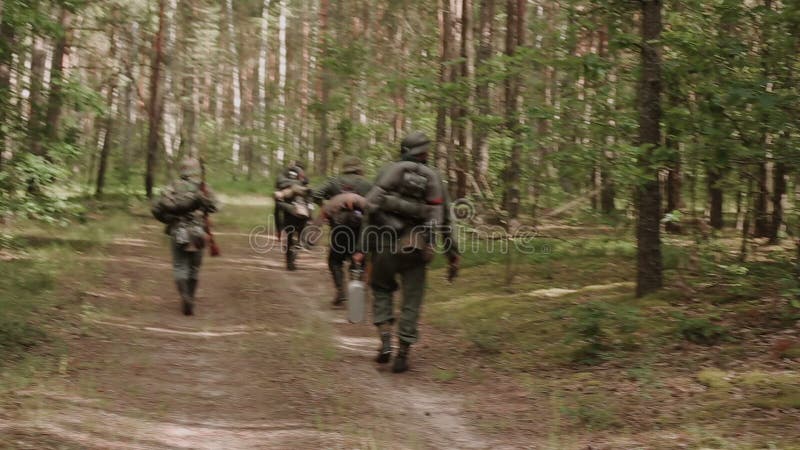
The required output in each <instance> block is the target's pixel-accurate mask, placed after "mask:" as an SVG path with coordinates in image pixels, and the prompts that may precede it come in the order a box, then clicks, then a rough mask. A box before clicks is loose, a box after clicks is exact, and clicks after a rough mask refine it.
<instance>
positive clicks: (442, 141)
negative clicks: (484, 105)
mask: <svg viewBox="0 0 800 450" xmlns="http://www.w3.org/2000/svg"><path fill="white" fill-rule="evenodd" d="M452 34H453V33H452V29H451V12H450V0H439V86H440V98H439V101H438V105H437V109H436V151H435V154H434V159H435V160H436V166H437V167H438V168H439V170H445V169H446V168H447V160H448V155H447V142H448V138H447V136H448V133H447V112H448V105H449V104H450V98H449V97H446V96H445V95H444V93H443V87H444V85H445V84H446V83H447V82H448V81H449V80H450V72H451V71H452V70H453V69H452V68H451V67H450V66H449V61H450V58H451V55H450V49H451V41H452V39H453V37H452Z"/></svg>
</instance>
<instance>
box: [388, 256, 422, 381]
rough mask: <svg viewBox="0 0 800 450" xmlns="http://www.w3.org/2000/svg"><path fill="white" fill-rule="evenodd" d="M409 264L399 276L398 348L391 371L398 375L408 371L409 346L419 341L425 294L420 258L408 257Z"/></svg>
mask: <svg viewBox="0 0 800 450" xmlns="http://www.w3.org/2000/svg"><path fill="white" fill-rule="evenodd" d="M408 258H409V259H410V261H409V264H408V265H406V266H405V267H403V270H402V271H401V272H400V276H401V279H402V282H403V299H402V306H401V308H400V321H399V324H398V339H399V341H400V347H399V349H398V353H397V357H396V358H395V361H394V367H393V368H392V371H394V372H396V373H399V372H405V371H406V370H408V353H409V350H410V348H411V345H413V344H415V343H416V342H417V340H418V339H419V330H418V323H419V316H420V312H421V309H422V299H423V297H424V294H425V274H426V272H427V266H426V264H425V262H424V261H423V259H422V258H421V257H417V255H410V256H409V257H408Z"/></svg>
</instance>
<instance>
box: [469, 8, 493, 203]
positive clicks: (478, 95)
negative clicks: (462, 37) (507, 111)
mask: <svg viewBox="0 0 800 450" xmlns="http://www.w3.org/2000/svg"><path fill="white" fill-rule="evenodd" d="M480 8H481V9H480V23H479V25H478V33H479V35H480V41H479V44H478V51H477V55H476V62H475V64H476V72H477V77H476V78H477V80H476V85H475V103H476V107H477V111H478V117H479V119H478V121H477V123H475V124H474V127H475V128H474V129H475V137H474V140H473V152H472V167H473V175H474V177H475V181H477V183H478V185H479V186H480V188H481V189H484V190H487V189H490V186H489V181H488V179H487V175H488V174H489V127H488V125H487V124H486V121H487V119H488V116H490V115H491V114H492V106H491V105H492V104H491V99H490V88H489V76H490V74H489V73H488V71H489V70H490V69H489V67H488V65H487V64H488V61H489V59H491V57H492V52H493V46H492V41H493V39H494V16H495V3H494V0H481V5H480Z"/></svg>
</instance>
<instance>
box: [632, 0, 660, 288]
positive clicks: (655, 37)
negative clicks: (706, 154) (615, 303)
mask: <svg viewBox="0 0 800 450" xmlns="http://www.w3.org/2000/svg"><path fill="white" fill-rule="evenodd" d="M641 3H642V19H641V20H642V25H641V26H642V28H641V29H642V42H641V50H642V65H641V74H640V80H639V92H638V96H637V100H638V102H637V103H638V108H639V120H638V122H639V139H638V141H639V142H638V144H639V145H640V146H642V147H643V154H642V156H641V157H640V159H639V166H640V168H641V169H642V170H643V171H644V173H645V174H646V177H647V180H646V181H644V182H643V183H641V184H640V185H639V186H637V192H636V200H637V203H638V212H639V217H638V221H637V224H636V242H637V274H636V296H637V297H642V296H644V295H647V294H649V293H651V292H654V291H656V290H658V289H660V288H661V287H662V285H663V279H662V261H661V227H660V219H661V211H660V206H661V199H660V196H661V193H660V189H659V182H658V173H657V171H655V170H653V169H652V168H651V162H652V158H653V153H654V151H655V149H656V148H657V147H658V146H659V145H660V143H661V47H660V46H661V44H660V42H661V29H662V21H661V11H662V0H642V2H641Z"/></svg>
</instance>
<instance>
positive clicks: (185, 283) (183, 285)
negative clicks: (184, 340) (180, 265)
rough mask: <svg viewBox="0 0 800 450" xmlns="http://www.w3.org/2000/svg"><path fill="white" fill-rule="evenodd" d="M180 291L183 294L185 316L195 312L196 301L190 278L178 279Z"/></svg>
mask: <svg viewBox="0 0 800 450" xmlns="http://www.w3.org/2000/svg"><path fill="white" fill-rule="evenodd" d="M176 284H177V285H178V292H179V293H180V294H181V307H182V309H183V314H184V315H185V316H191V315H192V314H194V302H193V301H192V296H191V293H190V290H189V280H177V281H176Z"/></svg>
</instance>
